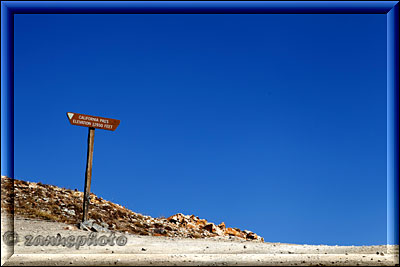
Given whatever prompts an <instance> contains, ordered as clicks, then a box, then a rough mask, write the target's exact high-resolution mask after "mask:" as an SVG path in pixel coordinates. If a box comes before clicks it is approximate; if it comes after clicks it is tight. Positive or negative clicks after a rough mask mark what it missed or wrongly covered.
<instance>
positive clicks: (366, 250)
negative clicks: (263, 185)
mask: <svg viewBox="0 0 400 267" xmlns="http://www.w3.org/2000/svg"><path fill="white" fill-rule="evenodd" d="M1 183H2V191H1V193H2V203H1V207H2V228H1V235H2V237H3V234H4V231H6V230H7V229H6V228H7V227H8V229H10V225H12V226H14V231H15V233H17V234H18V236H19V238H21V240H19V241H18V242H16V244H15V245H14V246H4V242H3V239H2V265H4V266H24V265H36V266H45V265H46V266H54V265H77V266H81V265H86V266H93V265H94V266H100V265H102V266H106V265H142V266H143V265H146V266H147V265H161V266H165V265H168V266H173V265H186V266H210V265H213V266H225V265H240V266H243V265H250V266H266V265H272V266H275V265H283V266H287V265H291V266H295V265H303V266H324V265H328V266H329V265H330V266H354V265H360V266H394V265H397V266H398V262H399V260H398V246H397V247H388V246H385V245H381V246H365V247H364V246H359V247H357V246H323V245H319V246H313V245H294V244H280V243H266V242H257V241H262V239H261V238H260V237H258V236H257V235H256V234H254V233H251V232H246V231H241V230H239V229H236V228H227V227H225V225H224V224H220V225H215V224H213V223H209V222H207V221H206V220H202V219H199V218H198V217H196V216H193V215H191V216H185V215H182V214H176V215H173V216H171V217H169V218H168V219H165V218H151V217H150V216H144V215H141V214H137V213H134V212H132V211H130V210H128V209H126V208H124V207H122V206H120V205H117V204H114V203H111V202H108V201H106V200H103V199H101V198H99V197H97V196H95V195H92V203H93V204H92V207H91V213H90V217H91V218H94V219H95V220H96V222H97V223H98V224H103V225H106V226H107V228H108V229H109V231H111V234H112V233H118V235H125V236H126V237H127V244H126V245H124V246H89V245H85V246H81V247H80V248H79V249H76V248H74V247H70V248H67V247H64V246H59V245H55V246H54V245H51V246H43V245H38V246H36V245H34V246H32V245H31V246H28V245H26V244H25V242H24V237H25V238H26V236H28V235H33V236H36V237H39V236H51V237H54V238H55V237H56V236H58V235H60V236H62V237H67V236H70V235H74V236H78V235H80V236H88V235H89V232H87V231H83V230H79V229H77V228H76V227H75V226H74V225H75V224H76V223H77V222H79V221H80V213H81V205H82V193H81V192H78V191H76V190H70V189H65V188H59V187H56V186H52V185H43V184H40V183H30V182H25V181H20V180H12V179H9V178H7V177H2V179H1ZM13 187H14V190H13ZM12 192H14V194H13V193H12ZM12 203H14V204H15V206H14V207H15V210H14V212H15V215H14V218H13V217H12V216H3V215H4V213H3V212H7V211H8V213H12V212H13V210H12V209H13V205H12ZM5 218H10V219H7V220H8V221H9V222H8V223H7V222H6V223H4V222H3V219H5ZM5 225H6V226H7V227H4V226H5ZM126 232H128V233H126ZM92 233H95V232H91V234H92ZM96 234H97V233H96ZM98 234H101V235H105V234H107V235H109V234H110V232H108V233H98ZM196 237H198V238H196ZM10 256H11V257H10Z"/></svg>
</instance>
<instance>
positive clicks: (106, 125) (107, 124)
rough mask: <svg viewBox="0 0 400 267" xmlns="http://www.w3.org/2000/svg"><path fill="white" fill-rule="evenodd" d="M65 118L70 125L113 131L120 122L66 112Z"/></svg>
mask: <svg viewBox="0 0 400 267" xmlns="http://www.w3.org/2000/svg"><path fill="white" fill-rule="evenodd" d="M67 117H68V119H69V122H70V123H71V124H72V125H77V126H84V127H89V128H97V129H102V130H109V131H115V129H117V127H118V125H119V123H120V121H119V120H116V119H109V118H103V117H97V116H92V115H85V114H79V113H73V112H67Z"/></svg>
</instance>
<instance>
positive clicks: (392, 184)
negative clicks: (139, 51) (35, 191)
mask: <svg viewBox="0 0 400 267" xmlns="http://www.w3.org/2000/svg"><path fill="white" fill-rule="evenodd" d="M398 3H399V2H398V1H248V2H247V1H232V2H226V1H207V2H196V1H154V2H147V1H146V2H142V1H134V2H130V1H118V2H113V1H98V2H92V1H51V2H47V1H46V2H45V1H32V2H30V1H29V2H28V1H15V2H14V1H4V2H1V175H5V176H8V177H14V151H13V150H14V114H13V112H14V73H13V70H14V49H13V47H14V14H386V17H387V244H388V245H398V244H399V231H398V226H399V213H398V208H399V205H398V203H399V192H398V186H399V167H398V160H399V143H398V136H399V124H398V123H399V102H398V101H399V77H398V73H399V51H398V48H399V28H398V25H399V4H398Z"/></svg>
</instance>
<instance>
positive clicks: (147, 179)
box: [14, 14, 386, 245]
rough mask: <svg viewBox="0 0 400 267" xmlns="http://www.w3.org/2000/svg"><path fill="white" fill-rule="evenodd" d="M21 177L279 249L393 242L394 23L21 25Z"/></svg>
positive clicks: (263, 19)
mask: <svg viewBox="0 0 400 267" xmlns="http://www.w3.org/2000/svg"><path fill="white" fill-rule="evenodd" d="M14 92H15V177H16V178H17V179H24V180H28V181H36V182H38V181H40V182H42V183H49V184H54V185H58V186H62V187H67V188H72V189H74V188H77V189H79V190H82V191H83V185H84V176H85V165H86V149H87V147H86V142H87V131H88V129H87V128H86V127H79V126H72V125H70V123H69V122H68V119H67V116H66V112H77V113H84V114H91V115H97V116H103V117H109V118H115V119H119V120H121V124H120V126H119V127H118V129H117V130H116V131H115V132H110V131H105V130H96V133H95V144H94V160H93V164H94V167H93V180H92V192H94V193H95V194H97V195H99V196H102V197H103V198H105V199H107V200H110V201H114V202H116V203H119V204H121V205H124V206H126V207H128V208H130V209H132V210H133V211H135V212H140V213H143V214H147V215H151V216H154V217H157V216H165V217H168V216H170V215H172V214H175V213H178V212H182V213H184V214H195V215H197V216H199V217H201V218H206V219H208V220H209V221H213V222H215V223H220V222H222V221H224V222H225V223H226V224H227V226H232V227H239V228H241V229H248V230H251V231H254V232H256V233H258V234H260V235H261V236H263V237H264V238H265V240H266V241H270V242H290V243H301V244H329V245H336V244H338V245H372V244H386V17H385V15H22V14H18V15H16V16H15V91H14Z"/></svg>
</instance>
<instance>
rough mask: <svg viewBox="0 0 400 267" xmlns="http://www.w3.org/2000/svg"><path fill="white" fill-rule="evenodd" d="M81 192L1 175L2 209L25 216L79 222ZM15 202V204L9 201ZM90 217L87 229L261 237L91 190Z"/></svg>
mask: <svg viewBox="0 0 400 267" xmlns="http://www.w3.org/2000/svg"><path fill="white" fill-rule="evenodd" d="M82 201H83V192H80V191H78V190H76V189H75V190H71V189H66V188H60V187H57V186H54V185H47V184H42V183H40V182H39V183H34V182H27V181H23V180H17V179H11V178H8V177H5V176H2V177H1V209H2V212H8V213H14V214H16V215H20V216H23V217H26V218H35V219H45V220H51V221H55V222H63V223H67V224H69V225H71V226H70V227H71V228H76V227H77V226H79V222H80V221H81V217H82V215H81V214H82ZM13 203H14V205H12V204H13ZM89 218H90V219H91V220H90V221H89V222H88V223H87V224H85V225H84V226H82V225H80V227H81V228H82V227H84V228H86V230H90V231H119V232H127V233H132V234H138V235H148V236H168V237H183V238H207V237H221V238H228V239H232V238H233V239H239V240H253V241H261V242H263V241H264V239H263V238H262V237H260V236H258V235H257V234H255V233H253V232H251V231H248V230H240V229H239V228H232V227H226V225H225V223H223V222H222V223H220V224H218V225H217V224H215V223H212V222H208V221H207V220H205V219H200V218H199V217H197V216H195V215H184V214H182V213H178V214H175V215H172V216H170V217H168V218H153V217H151V216H146V215H142V214H140V213H135V212H133V211H131V210H129V209H127V208H126V207H123V206H121V205H118V204H115V203H112V202H110V201H107V200H104V199H103V198H101V197H98V196H96V195H95V194H92V193H91V194H90V209H89Z"/></svg>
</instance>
